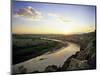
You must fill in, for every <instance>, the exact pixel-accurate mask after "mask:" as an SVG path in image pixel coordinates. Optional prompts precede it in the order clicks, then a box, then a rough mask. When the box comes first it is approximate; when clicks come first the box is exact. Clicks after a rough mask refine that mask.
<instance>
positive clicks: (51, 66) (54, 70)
mask: <svg viewBox="0 0 100 75" xmlns="http://www.w3.org/2000/svg"><path fill="white" fill-rule="evenodd" d="M57 70H58V68H57V66H56V65H50V66H48V67H46V69H45V72H56V71H57Z"/></svg>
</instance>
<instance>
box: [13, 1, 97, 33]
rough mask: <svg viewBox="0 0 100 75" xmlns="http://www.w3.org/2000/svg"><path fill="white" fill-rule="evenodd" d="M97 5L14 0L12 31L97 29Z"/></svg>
mask: <svg viewBox="0 0 100 75" xmlns="http://www.w3.org/2000/svg"><path fill="white" fill-rule="evenodd" d="M95 10H96V8H95V6H84V5H69V4H50V3H36V2H20V1H13V4H12V33H16V34H80V33H87V32H92V31H94V30H95V13H96V12H95Z"/></svg>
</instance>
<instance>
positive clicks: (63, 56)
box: [13, 38, 80, 73]
mask: <svg viewBox="0 0 100 75" xmlns="http://www.w3.org/2000/svg"><path fill="white" fill-rule="evenodd" d="M42 39H46V38H42ZM46 40H51V41H60V42H61V40H55V39H46ZM65 43H66V42H65ZM67 44H68V46H66V47H63V48H61V49H58V50H57V51H56V52H53V53H49V52H47V53H45V54H43V55H41V56H38V57H36V58H32V59H30V60H27V61H25V62H22V63H18V64H16V65H13V72H14V73H19V70H18V67H20V66H24V68H26V69H27V72H34V71H40V72H42V71H44V70H45V68H46V67H47V66H49V65H56V66H58V67H59V66H60V67H61V66H62V65H63V64H64V61H66V60H67V59H68V57H70V56H72V55H73V54H75V53H76V52H77V51H79V50H80V46H79V45H77V44H75V43H72V42H67Z"/></svg>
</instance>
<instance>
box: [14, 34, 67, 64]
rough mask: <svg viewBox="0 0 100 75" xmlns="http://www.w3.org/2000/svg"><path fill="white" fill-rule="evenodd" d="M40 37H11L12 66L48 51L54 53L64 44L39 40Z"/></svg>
mask: <svg viewBox="0 0 100 75" xmlns="http://www.w3.org/2000/svg"><path fill="white" fill-rule="evenodd" d="M40 37H41V36H38V37H36V36H35V37H32V35H13V64H16V63H19V62H23V61H25V60H28V59H31V58H34V57H37V56H39V55H42V54H44V53H46V52H48V51H50V52H54V51H55V50H57V49H58V48H61V47H62V46H66V44H63V43H59V42H57V41H51V40H45V39H41V38H40Z"/></svg>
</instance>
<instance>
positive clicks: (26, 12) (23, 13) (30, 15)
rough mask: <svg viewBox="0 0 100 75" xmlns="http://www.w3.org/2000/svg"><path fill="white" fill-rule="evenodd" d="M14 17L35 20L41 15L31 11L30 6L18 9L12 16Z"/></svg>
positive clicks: (33, 10)
mask: <svg viewBox="0 0 100 75" xmlns="http://www.w3.org/2000/svg"><path fill="white" fill-rule="evenodd" d="M14 15H15V16H16V17H23V18H26V19H32V20H37V19H39V18H41V17H42V15H41V13H40V12H38V11H36V10H35V9H33V8H32V7H31V6H28V7H26V8H20V9H19V10H17V11H16V12H15V14H14Z"/></svg>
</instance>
